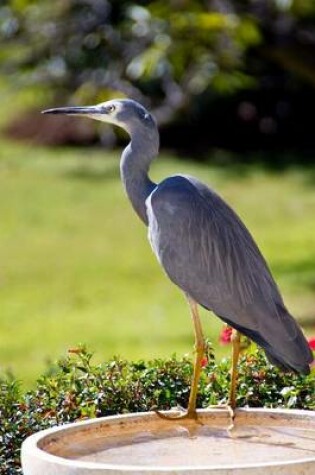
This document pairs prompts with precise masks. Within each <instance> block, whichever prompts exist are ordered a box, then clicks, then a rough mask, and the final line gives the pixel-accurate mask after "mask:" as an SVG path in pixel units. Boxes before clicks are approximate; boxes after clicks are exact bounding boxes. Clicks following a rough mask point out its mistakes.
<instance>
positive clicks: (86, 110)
mask: <svg viewBox="0 0 315 475" xmlns="http://www.w3.org/2000/svg"><path fill="white" fill-rule="evenodd" d="M42 114H66V115H79V116H80V115H82V116H93V115H97V114H106V107H102V108H101V107H100V106H85V107H58V108H56V109H46V110H44V111H42Z"/></svg>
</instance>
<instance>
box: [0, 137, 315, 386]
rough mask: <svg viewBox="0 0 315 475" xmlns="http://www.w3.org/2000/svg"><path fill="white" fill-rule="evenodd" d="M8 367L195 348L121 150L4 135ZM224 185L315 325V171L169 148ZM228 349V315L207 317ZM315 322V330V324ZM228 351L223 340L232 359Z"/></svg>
mask: <svg viewBox="0 0 315 475" xmlns="http://www.w3.org/2000/svg"><path fill="white" fill-rule="evenodd" d="M0 153H1V155H0V216H1V220H0V240H1V246H0V262H1V267H0V308H1V318H0V365H1V367H2V369H6V368H10V369H11V370H12V371H13V372H14V374H15V375H16V376H17V377H19V378H21V379H22V380H23V382H24V383H25V384H26V385H27V386H29V385H31V384H32V383H33V382H34V380H35V378H36V377H37V376H38V375H39V374H40V373H41V372H42V371H43V368H44V366H45V361H46V360H47V359H54V358H56V357H59V356H60V354H61V353H63V352H65V351H66V349H67V348H70V347H73V346H76V345H77V344H78V343H79V342H83V343H86V344H87V345H88V347H89V348H92V349H94V350H95V352H96V355H97V359H99V360H101V359H104V358H108V357H111V356H113V355H114V354H120V355H122V357H124V358H133V359H134V358H140V357H143V358H154V357H158V356H159V357H165V356H169V355H170V354H172V353H173V352H177V353H178V354H182V353H186V352H189V351H191V350H192V343H193V337H192V329H191V325H190V320H189V315H188V310H187V306H186V303H185V299H184V298H183V296H182V294H181V292H180V291H179V290H178V289H177V288H176V287H175V286H173V285H172V284H171V283H170V282H169V281H168V279H167V278H166V277H165V275H163V273H162V271H161V269H160V267H159V265H158V263H157V261H156V259H155V257H154V255H153V253H152V251H151V249H150V246H149V244H148V242H147V237H146V229H145V227H144V226H143V225H142V223H141V222H140V221H139V219H138V218H137V217H136V216H135V215H134V212H133V210H132V209H131V207H130V205H129V203H128V201H127V199H126V197H125V195H124V192H123V190H122V186H121V183H120V180H119V171H118V156H119V153H118V152H115V153H108V152H106V151H104V150H98V149H94V150H93V149H92V150H90V149H89V150H87V149H74V148H72V149H46V148H40V147H32V146H31V145H25V144H24V145H17V144H12V143H8V142H5V141H2V142H1V152H0ZM179 171H181V172H185V173H190V174H194V175H196V176H198V177H200V178H201V179H202V180H204V181H205V182H207V183H209V184H212V185H213V186H214V187H215V188H216V189H218V190H219V191H220V194H221V195H222V196H223V197H224V198H225V199H226V200H228V201H229V202H230V203H231V204H232V206H233V207H234V208H235V209H236V210H237V211H238V213H239V214H240V216H241V217H242V218H243V220H244V221H245V222H246V224H247V225H248V227H249V228H250V229H251V231H252V233H253V235H254V237H255V239H256V240H257V242H258V244H259V246H260V247H261V249H262V251H263V253H264V254H265V256H266V258H267V260H268V262H269V263H270V266H271V268H272V270H273V273H274V275H275V277H276V279H277V281H278V283H279V285H280V288H281V290H282V292H283V294H284V297H285V300H286V302H287V304H288V306H289V308H290V309H291V311H292V313H293V314H295V315H296V316H297V317H298V318H299V319H301V321H303V322H306V323H307V322H309V323H310V327H309V330H308V331H310V332H312V331H313V330H314V325H315V323H314V322H315V310H314V308H315V266H314V262H315V220H314V209H315V190H314V181H315V180H314V174H313V175H311V172H310V171H309V170H308V171H307V170H306V171H305V170H302V169H289V170H287V171H285V172H282V173H273V172H270V171H267V170H264V169H263V168H259V167H257V166H256V167H254V166H246V167H245V166H243V167H237V166H231V167H214V166H210V165H209V164H196V163H194V162H189V161H185V162H183V161H181V160H179V159H176V158H175V157H170V156H166V155H162V157H161V158H159V159H158V160H157V161H156V162H155V164H154V165H153V167H152V177H153V179H155V180H159V179H161V178H162V177H164V176H166V175H169V174H174V173H176V172H179ZM202 317H203V320H204V328H205V332H206V334H207V336H208V337H210V339H212V341H213V342H214V343H215V344H216V345H217V339H218V334H219V331H220V329H221V327H222V324H221V322H220V321H219V320H218V319H217V318H214V317H213V316H212V315H210V316H209V315H208V314H207V313H206V312H203V314H202ZM312 325H313V329H312ZM226 351H227V349H226V348H222V347H218V349H217V354H218V355H219V356H222V355H223V354H224V353H225V352H226Z"/></svg>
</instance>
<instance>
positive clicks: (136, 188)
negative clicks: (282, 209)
mask: <svg viewBox="0 0 315 475" xmlns="http://www.w3.org/2000/svg"><path fill="white" fill-rule="evenodd" d="M45 112H46V113H67V114H79V115H87V116H89V117H91V118H96V119H98V120H103V121H105V122H111V123H113V124H115V125H119V126H121V127H123V128H124V129H125V130H127V132H128V133H129V135H130V137H131V142H130V143H129V145H128V146H127V148H126V149H125V150H124V152H123V154H122V158H121V165H120V169H121V178H122V182H123V184H124V187H125V189H126V192H127V195H128V197H129V199H130V201H131V203H132V206H133V208H134V210H135V211H136V213H137V214H138V215H139V217H140V218H141V219H142V221H143V222H144V223H145V224H146V225H147V226H148V235H149V240H150V243H151V246H152V249H153V251H154V253H155V255H156V257H157V259H158V261H159V262H160V264H161V265H162V267H163V268H164V270H165V272H166V274H167V275H168V277H169V278H170V279H171V280H172V282H174V283H175V284H176V285H177V286H178V287H180V288H181V289H182V290H183V291H184V292H185V293H186V294H187V295H188V296H189V297H191V298H192V299H193V300H195V301H196V302H197V303H199V304H200V305H202V306H203V307H204V308H206V309H208V310H211V311H213V312H214V313H215V314H216V315H217V316H218V317H220V318H221V319H222V320H223V321H225V322H227V323H228V324H229V325H231V326H232V327H233V328H235V329H236V330H239V331H240V332H241V333H243V334H244V335H246V336H248V337H250V338H251V339H252V340H253V341H255V342H256V343H257V344H258V345H260V346H261V347H262V348H264V350H265V352H266V354H267V357H268V358H269V360H270V361H271V362H272V363H274V364H276V365H277V366H279V367H280V368H282V369H283V370H293V371H296V372H301V373H309V365H310V363H311V362H312V359H313V358H312V353H311V350H310V348H309V346H308V343H307V341H306V339H305V337H304V335H303V333H302V331H301V329H300V327H299V325H298V324H297V323H296V321H295V320H294V318H293V317H292V316H291V315H290V313H289V312H288V310H287V309H286V307H285V305H284V303H283V300H282V297H281V295H280V292H279V290H278V288H277V285H276V283H275V282H274V280H273V277H272V275H271V273H270V271H269V269H268V266H267V264H266V262H265V260H264V258H263V256H262V255H261V253H260V251H259V249H258V247H257V245H256V244H255V242H254V240H253V238H252V236H251V235H250V233H249V232H248V230H247V228H246V227H245V225H244V224H243V223H242V221H241V220H240V218H239V217H238V216H237V215H236V214H235V212H234V211H233V210H232V209H231V208H230V207H229V206H228V205H227V204H226V203H225V202H224V201H223V199H222V198H220V197H219V196H218V195H217V194H216V193H215V192H214V191H213V190H211V189H210V188H208V187H207V186H206V185H204V184H203V183H201V182H200V181H198V180H197V179H196V178H193V177H190V176H186V175H176V176H172V177H169V178H166V179H165V180H163V181H162V182H161V183H159V184H155V183H153V182H152V181H151V180H150V178H149V177H148V170H149V167H150V163H151V162H152V160H153V159H154V158H155V157H156V156H157V154H158V148H159V135H158V130H157V126H156V123H155V120H154V119H153V117H152V116H151V114H149V112H148V111H147V110H146V109H144V108H143V107H142V106H141V105H140V104H138V103H137V102H134V101H131V100H114V101H108V102H106V103H103V104H100V105H98V106H91V107H86V108H61V109H50V110H48V111H45Z"/></svg>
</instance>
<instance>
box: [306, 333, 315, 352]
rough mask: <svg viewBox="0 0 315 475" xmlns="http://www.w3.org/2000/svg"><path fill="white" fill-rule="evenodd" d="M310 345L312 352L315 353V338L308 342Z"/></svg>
mask: <svg viewBox="0 0 315 475" xmlns="http://www.w3.org/2000/svg"><path fill="white" fill-rule="evenodd" d="M308 344H309V347H310V349H311V350H313V351H315V336H313V337H312V338H310V339H309V340H308Z"/></svg>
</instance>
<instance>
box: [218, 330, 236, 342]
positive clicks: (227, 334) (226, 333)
mask: <svg viewBox="0 0 315 475" xmlns="http://www.w3.org/2000/svg"><path fill="white" fill-rule="evenodd" d="M232 332H233V328H231V327H224V328H223V330H222V331H221V334H220V338H219V342H220V343H221V345H228V344H229V343H231V341H232Z"/></svg>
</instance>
